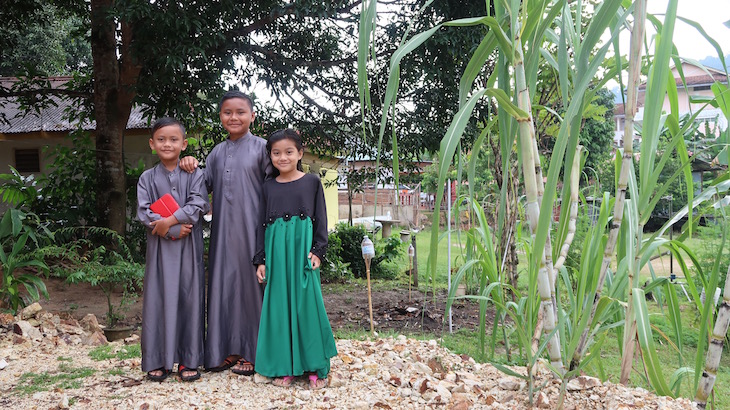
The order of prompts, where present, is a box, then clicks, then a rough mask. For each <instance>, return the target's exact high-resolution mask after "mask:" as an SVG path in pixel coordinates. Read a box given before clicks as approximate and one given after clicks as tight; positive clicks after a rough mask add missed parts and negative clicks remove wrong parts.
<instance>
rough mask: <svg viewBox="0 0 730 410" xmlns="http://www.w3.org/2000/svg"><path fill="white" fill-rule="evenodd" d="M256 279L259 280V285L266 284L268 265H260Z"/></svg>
mask: <svg viewBox="0 0 730 410" xmlns="http://www.w3.org/2000/svg"><path fill="white" fill-rule="evenodd" d="M256 279H258V280H259V283H264V282H266V265H259V266H258V267H257V268H256Z"/></svg>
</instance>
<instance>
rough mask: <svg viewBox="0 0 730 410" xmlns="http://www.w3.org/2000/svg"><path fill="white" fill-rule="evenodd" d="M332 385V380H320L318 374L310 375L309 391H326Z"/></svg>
mask: <svg viewBox="0 0 730 410" xmlns="http://www.w3.org/2000/svg"><path fill="white" fill-rule="evenodd" d="M329 384H330V379H328V378H326V377H325V378H324V379H320V378H318V377H317V375H316V374H310V375H309V389H310V390H319V389H324V388H325V387H327V386H328V385H329Z"/></svg>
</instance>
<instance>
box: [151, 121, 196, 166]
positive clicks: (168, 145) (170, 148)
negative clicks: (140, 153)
mask: <svg viewBox="0 0 730 410" xmlns="http://www.w3.org/2000/svg"><path fill="white" fill-rule="evenodd" d="M187 147H188V140H187V139H185V138H184V137H183V133H182V130H181V129H180V127H178V126H177V125H168V126H166V127H162V128H160V129H158V130H157V131H155V133H154V134H153V135H152V138H150V149H153V150H155V151H156V152H157V156H158V157H160V161H177V159H178V158H179V157H180V152H182V151H183V150H184V149H185V148H187Z"/></svg>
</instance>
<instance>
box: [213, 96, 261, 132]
mask: <svg viewBox="0 0 730 410" xmlns="http://www.w3.org/2000/svg"><path fill="white" fill-rule="evenodd" d="M220 117H221V124H223V128H225V129H226V131H228V133H229V134H230V135H231V139H233V140H236V139H238V138H241V137H243V136H244V135H246V133H247V132H248V129H249V127H250V126H251V123H252V122H253V120H254V118H256V113H255V112H253V108H252V107H251V105H250V104H249V102H248V101H247V100H245V99H243V98H229V99H227V100H225V101H223V103H222V104H221V111H220Z"/></svg>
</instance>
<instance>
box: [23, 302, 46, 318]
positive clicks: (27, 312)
mask: <svg viewBox="0 0 730 410" xmlns="http://www.w3.org/2000/svg"><path fill="white" fill-rule="evenodd" d="M41 310H43V308H42V307H41V305H40V303H38V302H35V303H33V304H32V305H30V306H26V307H25V308H24V309H23V310H21V311H20V318H21V319H22V320H28V319H30V318H32V317H34V316H35V314H36V313H38V312H40V311H41Z"/></svg>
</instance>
